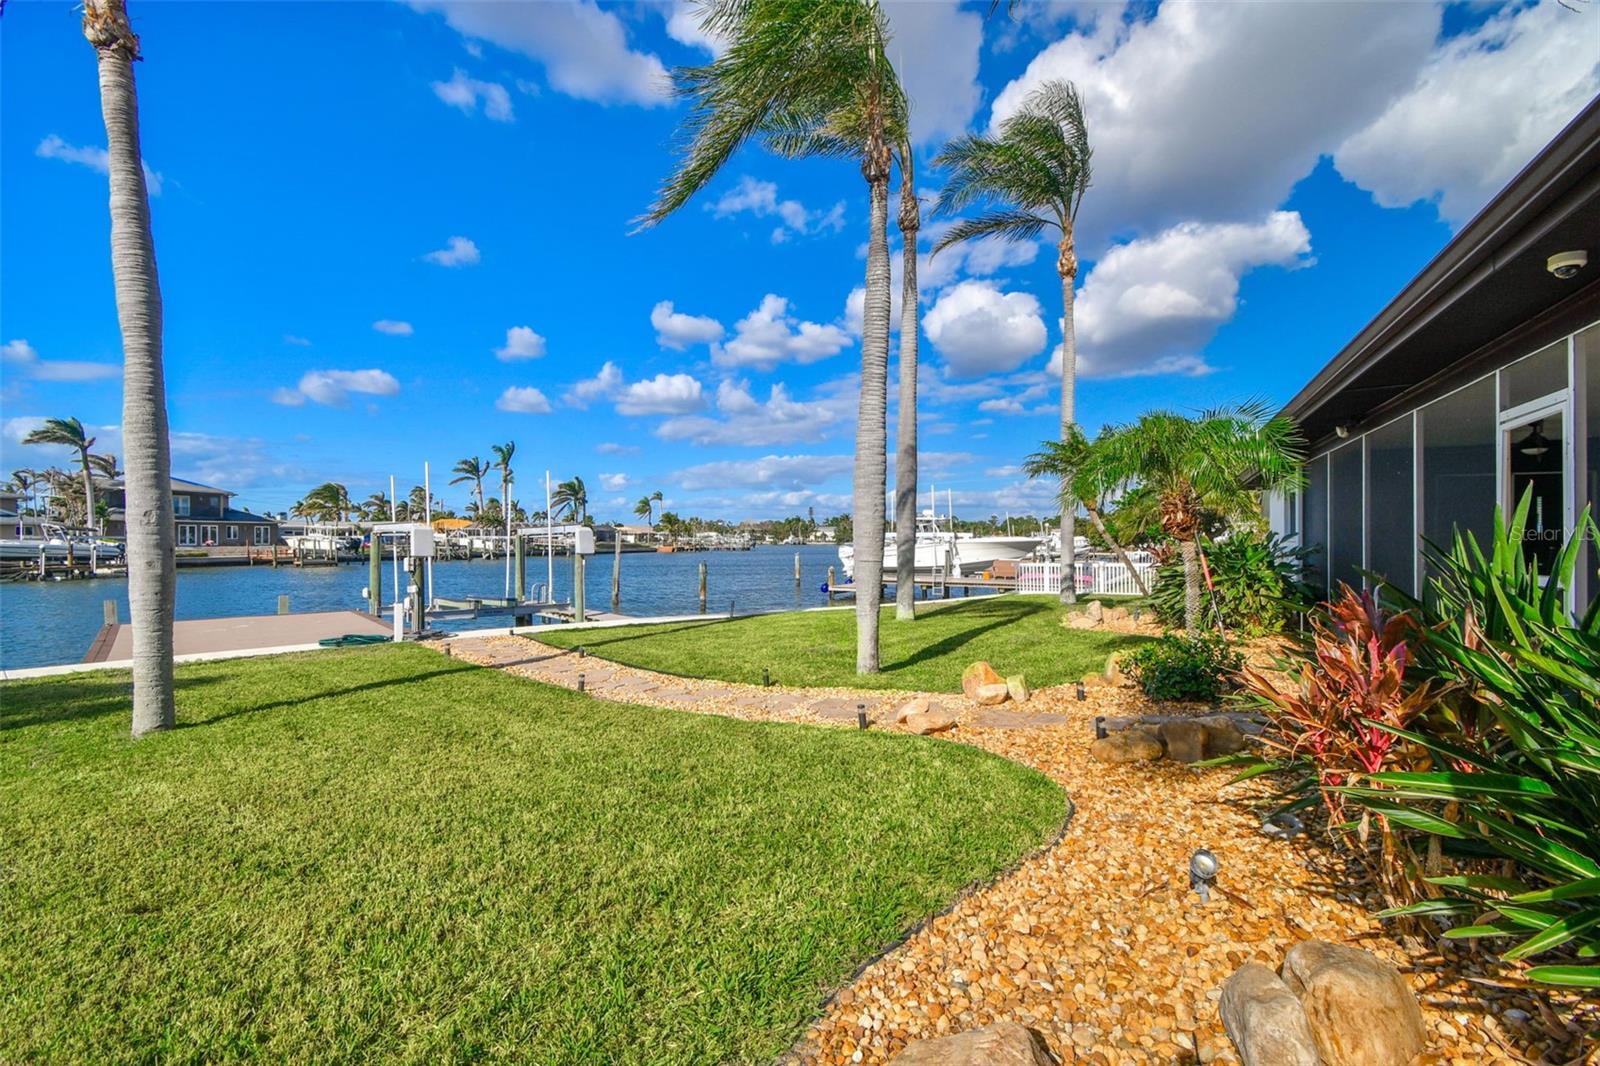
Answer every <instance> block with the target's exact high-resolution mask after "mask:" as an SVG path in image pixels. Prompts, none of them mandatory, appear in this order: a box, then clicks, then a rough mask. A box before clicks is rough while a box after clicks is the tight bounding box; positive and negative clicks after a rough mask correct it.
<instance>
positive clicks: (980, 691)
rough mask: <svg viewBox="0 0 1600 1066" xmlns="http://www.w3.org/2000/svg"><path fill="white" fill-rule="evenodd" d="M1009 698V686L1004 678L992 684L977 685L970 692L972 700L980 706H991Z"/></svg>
mask: <svg viewBox="0 0 1600 1066" xmlns="http://www.w3.org/2000/svg"><path fill="white" fill-rule="evenodd" d="M1010 698H1011V686H1010V685H1008V684H1006V682H1005V681H1004V679H1002V680H1000V681H998V682H996V683H995V684H993V685H979V686H978V687H977V689H976V690H975V691H974V692H973V693H972V702H973V703H976V704H977V705H978V706H980V707H992V706H994V705H995V704H996V703H1004V702H1005V701H1006V700H1008V699H1010Z"/></svg>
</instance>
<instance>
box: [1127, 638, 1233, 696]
mask: <svg viewBox="0 0 1600 1066" xmlns="http://www.w3.org/2000/svg"><path fill="white" fill-rule="evenodd" d="M1118 665H1119V666H1121V668H1122V671H1123V673H1125V674H1127V675H1128V676H1129V677H1130V678H1132V679H1133V680H1134V681H1136V682H1138V683H1139V686H1140V687H1141V688H1143V689H1144V693H1145V695H1147V696H1149V697H1150V698H1151V699H1156V700H1197V701H1206V700H1214V699H1216V698H1217V697H1218V696H1219V695H1221V694H1222V693H1223V692H1224V691H1227V690H1230V689H1232V688H1233V686H1234V676H1235V675H1236V674H1237V673H1238V672H1239V669H1240V667H1242V666H1243V665H1244V656H1242V655H1240V654H1239V653H1238V652H1237V651H1235V650H1234V649H1233V648H1232V646H1230V645H1229V644H1228V642H1227V641H1226V640H1223V639H1222V638H1221V637H1218V636H1211V635H1206V636H1202V637H1197V638H1194V639H1190V638H1189V637H1183V636H1177V635H1168V636H1164V637H1161V638H1160V639H1158V640H1154V641H1151V642H1150V643H1149V644H1145V645H1142V646H1141V647H1140V648H1139V649H1138V650H1137V651H1133V652H1129V653H1128V654H1127V655H1124V656H1123V657H1122V658H1121V659H1119V660H1118Z"/></svg>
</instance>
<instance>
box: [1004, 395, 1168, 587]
mask: <svg viewBox="0 0 1600 1066" xmlns="http://www.w3.org/2000/svg"><path fill="white" fill-rule="evenodd" d="M1100 432H1101V436H1106V435H1108V434H1109V433H1110V432H1111V430H1110V428H1109V427H1108V428H1106V429H1103V430H1101V431H1100ZM1039 449H1040V450H1039V451H1037V452H1034V453H1033V454H1032V455H1030V456H1028V458H1027V459H1025V460H1024V461H1023V463H1022V472H1023V473H1025V474H1027V475H1028V476H1029V477H1053V478H1055V479H1056V480H1057V481H1058V482H1060V483H1061V485H1062V491H1064V492H1070V494H1071V498H1070V499H1066V500H1062V501H1061V505H1062V507H1064V508H1065V507H1071V508H1073V509H1074V510H1076V509H1077V508H1078V507H1079V506H1082V507H1083V510H1084V513H1086V514H1087V515H1088V516H1089V521H1091V522H1093V523H1094V528H1095V529H1097V530H1099V532H1100V536H1101V537H1102V538H1104V539H1105V542H1106V543H1107V544H1109V545H1111V550H1112V551H1114V552H1116V553H1117V558H1118V559H1121V560H1122V565H1123V566H1125V567H1127V568H1128V573H1129V574H1131V575H1133V582H1134V584H1135V585H1137V586H1139V594H1140V595H1141V596H1148V595H1150V587H1149V586H1148V585H1146V584H1145V581H1144V576H1143V575H1142V574H1140V573H1139V571H1138V570H1137V569H1136V568H1135V567H1134V565H1133V560H1132V559H1130V558H1128V552H1127V549H1126V548H1124V547H1123V546H1122V542H1121V541H1119V540H1118V539H1117V538H1116V537H1114V536H1113V535H1112V534H1111V531H1110V530H1109V529H1107V528H1106V522H1105V513H1104V512H1105V505H1106V498H1107V497H1108V496H1110V495H1111V494H1112V493H1113V492H1115V491H1116V490H1117V489H1118V488H1119V486H1118V485H1117V484H1114V483H1111V482H1108V481H1106V480H1105V471H1103V470H1101V469H1100V468H1099V467H1098V466H1097V465H1096V464H1095V463H1094V462H1093V461H1092V460H1091V456H1092V454H1093V451H1094V445H1093V444H1091V443H1090V442H1089V440H1088V438H1086V437H1085V436H1084V435H1083V431H1082V430H1081V429H1079V428H1078V427H1077V426H1073V427H1072V432H1071V434H1070V435H1069V436H1068V437H1067V439H1066V440H1047V441H1041V442H1040V444H1039ZM1062 580H1063V581H1076V580H1077V578H1076V575H1075V574H1072V573H1071V572H1070V571H1068V570H1067V569H1066V568H1065V567H1063V568H1062Z"/></svg>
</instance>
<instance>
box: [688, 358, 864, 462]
mask: <svg viewBox="0 0 1600 1066" xmlns="http://www.w3.org/2000/svg"><path fill="white" fill-rule="evenodd" d="M816 391H817V396H816V398H815V399H811V400H796V399H793V398H792V397H790V395H789V390H788V389H787V388H786V387H785V386H784V385H783V384H782V383H781V382H779V383H776V384H774V385H773V386H772V387H771V388H770V389H769V390H768V392H767V398H766V399H765V400H758V399H756V397H755V396H754V395H752V394H751V392H750V387H749V385H748V384H746V383H745V382H742V381H724V382H722V383H721V384H720V385H718V386H717V396H716V407H717V415H716V416H715V417H713V416H711V415H686V416H682V417H678V418H669V419H668V420H667V421H665V422H663V423H661V425H660V426H658V427H657V428H656V436H658V437H660V438H661V439H662V440H686V441H690V442H691V443H694V444H703V445H718V444H721V445H736V446H760V445H778V444H800V443H812V442H816V441H822V440H827V439H828V438H830V437H832V436H835V435H836V434H838V433H841V432H843V431H845V430H847V429H849V427H850V426H852V425H853V424H854V420H855V411H856V406H857V403H858V401H859V396H858V388H857V385H856V378H855V376H854V375H851V376H847V377H844V378H840V379H837V380H835V381H832V382H829V383H826V384H824V385H823V386H821V387H820V388H818V389H817V390H816Z"/></svg>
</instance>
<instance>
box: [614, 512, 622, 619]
mask: <svg viewBox="0 0 1600 1066" xmlns="http://www.w3.org/2000/svg"><path fill="white" fill-rule="evenodd" d="M621 606H622V534H620V533H618V532H617V531H616V529H615V528H613V529H612V531H611V609H612V610H613V611H615V610H616V609H617V608H619V607H621Z"/></svg>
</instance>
